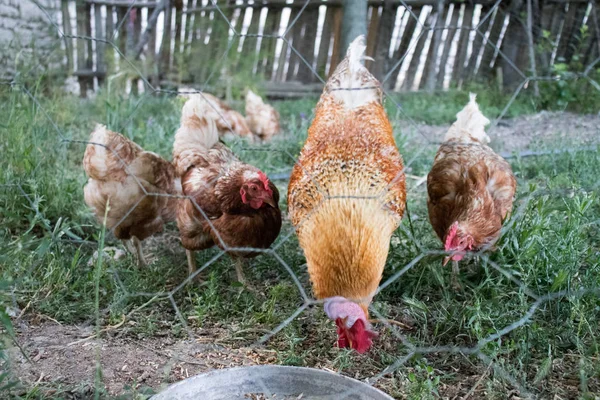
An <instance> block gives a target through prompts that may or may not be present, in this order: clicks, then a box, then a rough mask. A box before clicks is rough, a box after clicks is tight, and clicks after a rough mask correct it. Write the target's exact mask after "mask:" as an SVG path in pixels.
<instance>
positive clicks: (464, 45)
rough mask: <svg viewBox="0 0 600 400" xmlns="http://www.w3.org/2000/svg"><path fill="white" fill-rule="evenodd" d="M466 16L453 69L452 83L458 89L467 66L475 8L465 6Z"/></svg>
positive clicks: (464, 15)
mask: <svg viewBox="0 0 600 400" xmlns="http://www.w3.org/2000/svg"><path fill="white" fill-rule="evenodd" d="M463 8H464V14H463V21H462V29H461V31H460V35H459V37H458V47H457V49H456V58H455V60H454V67H453V68H452V79H451V80H450V83H454V84H456V87H457V88H461V87H462V82H463V81H462V77H463V74H464V70H465V64H466V62H467V51H468V47H469V35H470V34H471V28H472V27H473V11H474V7H473V6H472V5H470V4H465V5H464V6H463Z"/></svg>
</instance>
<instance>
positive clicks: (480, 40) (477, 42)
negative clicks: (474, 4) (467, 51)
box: [462, 7, 525, 82]
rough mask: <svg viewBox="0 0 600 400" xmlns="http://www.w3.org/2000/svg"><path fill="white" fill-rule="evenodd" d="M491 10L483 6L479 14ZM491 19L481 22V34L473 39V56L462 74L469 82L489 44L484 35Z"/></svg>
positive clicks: (465, 80)
mask: <svg viewBox="0 0 600 400" xmlns="http://www.w3.org/2000/svg"><path fill="white" fill-rule="evenodd" d="M489 11H490V9H489V8H488V7H482V8H481V14H479V15H480V16H481V17H483V16H484V15H486V14H487V13H488V12H489ZM490 19H491V18H488V19H486V20H485V21H483V22H482V23H480V24H479V29H478V30H479V32H480V33H481V34H479V33H476V35H475V39H473V47H472V49H473V51H472V52H471V56H470V57H469V63H468V64H467V68H466V69H465V70H464V71H463V76H462V81H463V82H469V81H471V80H472V79H473V78H474V77H475V75H476V73H477V71H476V68H477V59H478V58H479V55H480V54H481V52H482V51H483V48H484V46H489V45H488V44H486V41H485V39H484V36H485V35H486V34H487V32H488V30H489V27H490ZM523 40H525V39H523Z"/></svg>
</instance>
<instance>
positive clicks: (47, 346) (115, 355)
mask: <svg viewBox="0 0 600 400" xmlns="http://www.w3.org/2000/svg"><path fill="white" fill-rule="evenodd" d="M15 328H16V333H17V336H18V340H19V344H20V345H21V347H22V348H23V350H24V352H25V354H27V356H28V357H29V359H30V361H31V362H30V361H28V360H27V359H26V358H25V357H24V356H23V354H22V353H21V352H20V351H19V350H18V349H16V348H14V349H12V350H11V351H10V358H11V364H12V365H11V370H12V371H11V372H12V374H13V376H14V377H15V378H18V379H19V380H20V381H21V382H22V383H23V386H24V387H32V386H35V385H37V386H39V387H41V388H44V386H47V387H49V388H53V389H50V390H49V391H45V390H43V389H42V391H43V392H45V393H46V394H48V395H52V394H53V392H54V391H55V390H56V389H54V388H56V387H60V386H65V387H77V389H75V390H69V391H68V392H67V393H68V394H70V395H72V396H73V397H74V398H78V397H79V396H83V397H85V394H86V393H90V392H91V390H92V389H93V387H94V380H95V376H96V368H97V366H98V365H100V366H101V370H102V383H103V384H104V385H105V387H106V390H107V391H108V393H109V394H111V395H118V394H123V393H127V392H128V391H129V392H131V391H132V390H140V389H141V388H143V387H151V388H153V389H154V390H159V389H161V388H162V387H165V386H168V385H169V384H171V383H173V382H177V381H179V380H182V379H185V378H188V377H190V376H193V375H197V374H199V373H202V372H206V371H210V370H213V369H221V368H229V367H236V366H248V365H256V364H271V363H274V362H275V359H274V355H273V352H270V351H268V350H261V349H250V348H239V349H231V348H226V347H224V346H220V345H216V344H213V343H210V342H204V341H202V342H196V341H190V340H176V339H173V338H171V337H166V336H157V337H156V338H152V339H143V340H135V341H134V340H133V339H130V338H124V337H119V336H118V330H115V332H117V334H116V335H112V334H110V333H109V334H108V335H107V334H103V335H101V339H100V340H96V339H95V338H94V330H93V327H92V326H67V325H59V324H58V323H56V322H52V321H44V322H41V323H40V322H39V321H35V322H33V321H19V322H18V323H17V324H16V326H15ZM55 394H59V393H55ZM61 395H62V396H64V395H65V394H64V393H61Z"/></svg>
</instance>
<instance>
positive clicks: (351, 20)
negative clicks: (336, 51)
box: [340, 0, 368, 58]
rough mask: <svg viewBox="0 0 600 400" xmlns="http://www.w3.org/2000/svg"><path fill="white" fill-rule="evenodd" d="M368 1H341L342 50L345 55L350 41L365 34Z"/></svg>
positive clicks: (342, 55) (341, 55)
mask: <svg viewBox="0 0 600 400" xmlns="http://www.w3.org/2000/svg"><path fill="white" fill-rule="evenodd" d="M367 11H368V2H366V1H365V0H345V1H344V2H343V20H342V52H341V54H340V57H341V58H343V57H344V56H345V55H346V50H347V49H348V46H349V45H350V43H351V42H352V41H353V40H354V39H356V37H357V36H359V35H366V34H367Z"/></svg>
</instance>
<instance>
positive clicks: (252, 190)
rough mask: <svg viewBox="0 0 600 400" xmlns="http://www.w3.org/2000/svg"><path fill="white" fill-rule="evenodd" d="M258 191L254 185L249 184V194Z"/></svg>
mask: <svg viewBox="0 0 600 400" xmlns="http://www.w3.org/2000/svg"><path fill="white" fill-rule="evenodd" d="M257 190H258V187H257V186H256V185H255V184H251V185H250V191H251V192H256V191H257Z"/></svg>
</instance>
